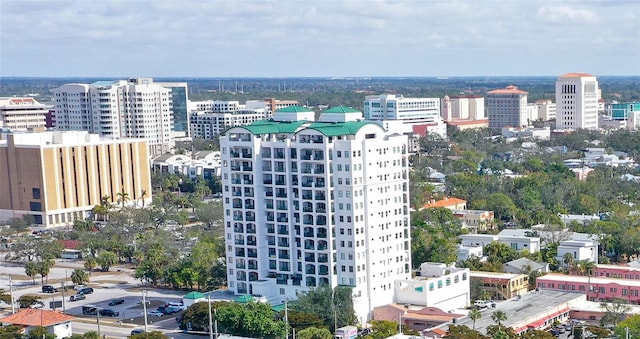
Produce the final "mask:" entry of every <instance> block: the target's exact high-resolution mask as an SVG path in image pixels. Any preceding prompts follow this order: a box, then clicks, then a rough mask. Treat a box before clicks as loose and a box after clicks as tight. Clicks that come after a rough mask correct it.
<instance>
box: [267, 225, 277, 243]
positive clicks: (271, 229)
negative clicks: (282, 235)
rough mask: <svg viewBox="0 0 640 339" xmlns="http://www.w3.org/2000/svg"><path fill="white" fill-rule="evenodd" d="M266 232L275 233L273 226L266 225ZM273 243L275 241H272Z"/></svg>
mask: <svg viewBox="0 0 640 339" xmlns="http://www.w3.org/2000/svg"><path fill="white" fill-rule="evenodd" d="M267 233H270V234H273V233H276V229H275V227H273V226H267ZM274 244H275V242H274Z"/></svg>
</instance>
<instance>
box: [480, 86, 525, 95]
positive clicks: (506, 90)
mask: <svg viewBox="0 0 640 339" xmlns="http://www.w3.org/2000/svg"><path fill="white" fill-rule="evenodd" d="M487 94H529V92H525V91H523V90H519V89H518V87H516V86H514V85H510V86H507V87H505V88H502V89H496V90H493V91H489V92H487Z"/></svg>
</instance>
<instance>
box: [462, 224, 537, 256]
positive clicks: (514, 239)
mask: <svg viewBox="0 0 640 339" xmlns="http://www.w3.org/2000/svg"><path fill="white" fill-rule="evenodd" d="M460 239H461V240H462V245H464V246H483V247H484V246H487V245H489V244H490V243H492V242H494V241H497V242H500V243H503V244H505V245H507V246H509V247H511V248H513V249H515V250H517V251H522V250H527V251H529V253H536V252H538V251H540V238H539V237H538V233H537V232H536V231H532V230H524V229H505V230H503V231H502V232H500V233H498V234H496V235H493V234H463V235H461V236H460Z"/></svg>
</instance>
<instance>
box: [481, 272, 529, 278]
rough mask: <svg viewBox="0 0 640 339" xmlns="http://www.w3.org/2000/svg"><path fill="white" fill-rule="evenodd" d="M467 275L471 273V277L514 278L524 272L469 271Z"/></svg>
mask: <svg viewBox="0 0 640 339" xmlns="http://www.w3.org/2000/svg"><path fill="white" fill-rule="evenodd" d="M469 275H471V277H472V278H494V279H496V278H497V279H514V278H518V277H520V276H523V275H524V274H520V273H502V272H480V271H471V272H470V273H469Z"/></svg>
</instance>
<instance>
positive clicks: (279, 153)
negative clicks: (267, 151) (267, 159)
mask: <svg viewBox="0 0 640 339" xmlns="http://www.w3.org/2000/svg"><path fill="white" fill-rule="evenodd" d="M273 157H274V158H275V159H284V152H282V151H276V152H274V153H273Z"/></svg>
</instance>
